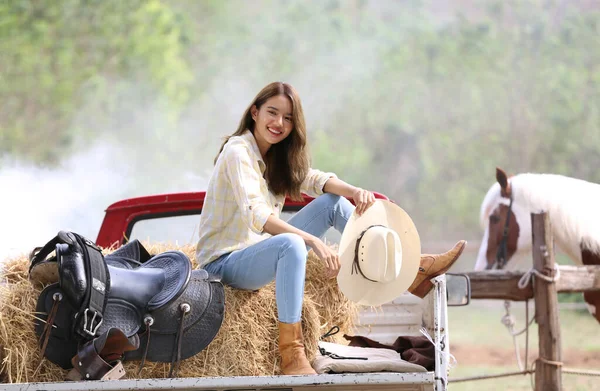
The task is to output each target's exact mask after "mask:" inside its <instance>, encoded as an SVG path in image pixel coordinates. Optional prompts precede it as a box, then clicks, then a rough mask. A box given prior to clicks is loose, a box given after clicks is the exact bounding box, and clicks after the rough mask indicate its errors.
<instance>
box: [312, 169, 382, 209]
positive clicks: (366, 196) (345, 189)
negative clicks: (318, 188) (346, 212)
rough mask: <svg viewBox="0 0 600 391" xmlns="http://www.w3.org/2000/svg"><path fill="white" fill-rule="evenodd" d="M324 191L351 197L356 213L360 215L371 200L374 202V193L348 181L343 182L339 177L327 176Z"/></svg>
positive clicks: (369, 204) (370, 203)
mask: <svg viewBox="0 0 600 391" xmlns="http://www.w3.org/2000/svg"><path fill="white" fill-rule="evenodd" d="M323 191H324V192H325V193H331V194H336V195H339V196H342V197H347V198H352V199H353V200H354V204H355V205H356V213H357V214H358V215H359V216H360V215H361V214H363V213H364V211H365V210H367V209H368V208H369V207H370V206H371V205H373V202H375V195H374V194H373V193H372V192H370V191H368V190H365V189H361V188H360V187H356V186H352V185H351V184H349V183H346V182H344V181H343V180H341V179H339V178H335V177H332V178H329V179H328V180H327V182H325V186H323Z"/></svg>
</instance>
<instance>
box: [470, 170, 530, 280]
mask: <svg viewBox="0 0 600 391" xmlns="http://www.w3.org/2000/svg"><path fill="white" fill-rule="evenodd" d="M496 180H497V183H495V184H494V185H493V186H492V187H491V188H490V190H489V191H488V193H487V194H486V196H485V199H484V200H483V203H482V205H481V214H480V218H481V225H482V227H483V228H484V229H485V233H484V236H483V239H482V241H481V247H480V248H479V254H478V256H477V262H476V264H475V270H484V269H493V268H496V269H502V268H503V267H504V266H505V265H506V263H507V262H508V260H509V259H510V258H511V257H512V256H513V255H514V254H515V253H516V252H517V250H518V249H519V250H522V249H524V247H527V243H528V242H527V239H526V238H524V235H527V232H531V221H530V220H529V219H528V218H527V216H528V213H526V211H524V210H523V208H522V207H521V206H519V205H518V202H517V201H516V200H515V194H514V191H515V189H514V187H513V185H512V183H511V181H512V180H511V178H508V176H507V175H506V173H505V172H504V171H503V170H502V169H500V168H497V169H496ZM517 191H518V189H517ZM523 216H525V217H523ZM529 236H531V235H529ZM529 241H531V238H530V237H529ZM529 244H530V242H529Z"/></svg>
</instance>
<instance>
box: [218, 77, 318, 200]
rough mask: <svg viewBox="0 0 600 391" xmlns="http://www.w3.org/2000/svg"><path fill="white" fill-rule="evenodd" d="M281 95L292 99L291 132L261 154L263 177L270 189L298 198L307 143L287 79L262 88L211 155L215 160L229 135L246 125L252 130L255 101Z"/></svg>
mask: <svg viewBox="0 0 600 391" xmlns="http://www.w3.org/2000/svg"><path fill="white" fill-rule="evenodd" d="M278 95H284V96H287V97H288V99H289V100H290V101H291V103H292V122H293V124H294V127H293V129H292V132H291V133H290V134H289V136H287V137H286V138H285V139H284V140H283V141H281V142H279V143H277V144H274V145H272V146H271V148H269V150H268V151H267V155H266V156H265V157H264V160H265V163H266V166H267V169H266V171H265V179H266V181H267V184H268V186H269V189H270V190H271V192H272V193H273V194H275V195H285V196H289V197H290V198H291V199H293V200H301V199H302V194H301V192H300V185H301V184H302V182H303V181H304V179H305V178H306V175H307V174H308V170H309V168H310V160H309V155H308V147H307V145H306V123H305V121H304V111H303V110H302V103H301V102H300V96H299V95H298V92H297V91H296V89H295V88H294V87H292V86H291V85H289V84H287V83H282V82H274V83H271V84H269V85H267V86H266V87H265V88H263V89H262V90H261V91H260V92H259V93H258V95H256V97H255V98H254V100H253V101H252V103H250V105H249V106H248V108H247V109H246V111H245V112H244V115H243V116H242V120H241V121H240V124H239V126H238V128H237V130H236V131H235V132H234V133H233V134H232V135H230V136H227V137H226V138H225V141H224V142H223V144H222V145H221V149H220V150H219V153H218V154H217V156H216V157H215V163H216V162H217V159H218V157H219V155H220V154H221V152H222V151H223V148H224V147H225V144H226V143H227V141H228V140H229V138H231V137H233V136H241V135H242V134H244V132H245V131H246V129H248V130H250V132H252V133H253V134H254V125H255V123H254V120H253V119H252V113H251V109H252V106H255V105H256V108H257V109H259V110H260V107H261V106H262V105H263V104H264V103H265V102H266V101H267V100H268V99H269V98H272V97H274V96H278Z"/></svg>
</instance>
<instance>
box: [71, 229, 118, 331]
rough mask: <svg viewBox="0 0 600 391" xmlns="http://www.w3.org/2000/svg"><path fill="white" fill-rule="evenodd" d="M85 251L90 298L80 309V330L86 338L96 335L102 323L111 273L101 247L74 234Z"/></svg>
mask: <svg viewBox="0 0 600 391" xmlns="http://www.w3.org/2000/svg"><path fill="white" fill-rule="evenodd" d="M74 235H75V237H76V238H77V239H78V241H79V244H80V245H81V248H82V249H83V252H84V257H85V258H86V259H85V266H86V275H87V276H88V287H87V290H88V292H87V295H88V296H89V300H87V298H86V300H84V301H83V307H82V308H81V309H80V311H79V314H78V316H79V324H80V329H79V330H78V331H79V333H80V334H82V335H83V336H84V337H86V338H90V337H95V336H96V335H97V333H98V329H99V328H100V325H101V324H102V320H103V315H104V309H105V308H106V302H107V300H108V293H109V290H110V275H109V274H108V268H107V266H106V263H105V262H104V257H103V255H102V252H101V251H100V249H99V248H98V247H97V246H96V245H95V244H93V243H92V242H90V241H89V240H87V239H85V238H84V237H82V236H80V235H77V234H74Z"/></svg>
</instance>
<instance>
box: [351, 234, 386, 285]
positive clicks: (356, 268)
mask: <svg viewBox="0 0 600 391" xmlns="http://www.w3.org/2000/svg"><path fill="white" fill-rule="evenodd" d="M373 227H385V226H384V225H381V224H375V225H371V226H368V227H367V228H366V229H365V230H364V231H362V232H361V233H360V235H358V239H356V246H355V247H354V261H352V271H351V273H350V274H354V273H355V272H356V273H357V274H360V275H361V276H363V278H364V279H366V280H369V281H371V282H379V281H375V280H371V279H370V278H369V277H367V276H365V274H364V273H363V272H362V270H361V269H360V262H358V248H359V247H360V241H361V240H362V238H363V236H364V235H365V232H367V231H368V230H369V229H371V228H373Z"/></svg>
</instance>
